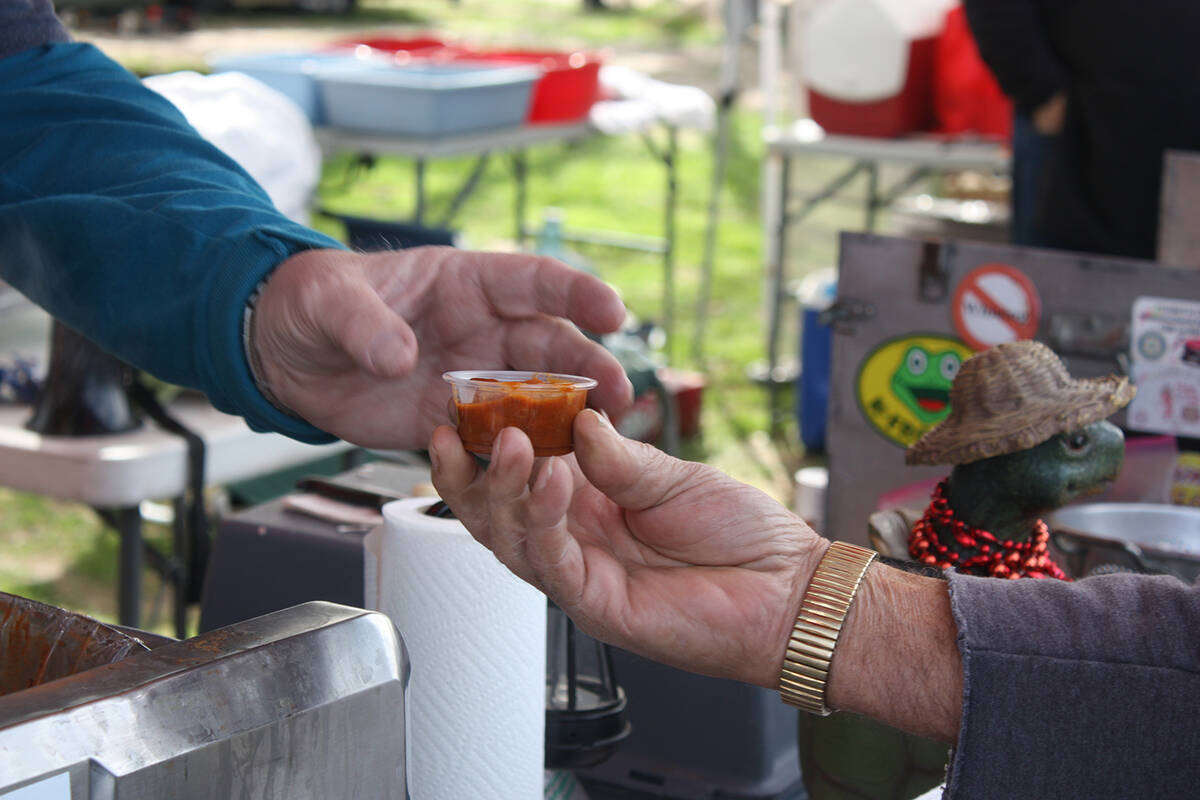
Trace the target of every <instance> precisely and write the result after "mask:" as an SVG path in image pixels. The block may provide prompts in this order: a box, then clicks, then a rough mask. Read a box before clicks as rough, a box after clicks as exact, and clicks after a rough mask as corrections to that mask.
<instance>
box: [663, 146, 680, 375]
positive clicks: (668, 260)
mask: <svg viewBox="0 0 1200 800" xmlns="http://www.w3.org/2000/svg"><path fill="white" fill-rule="evenodd" d="M678 155H679V131H678V130H677V129H676V128H675V126H674V125H668V126H667V150H666V153H665V154H664V155H663V163H664V164H665V165H666V167H667V189H666V200H665V202H664V204H663V205H664V219H663V327H664V328H665V329H666V333H667V341H666V348H665V349H666V352H667V359H668V363H670V362H671V361H674V359H673V358H672V356H673V355H674V353H675V207H676V205H677V202H676V199H677V197H678V195H679V180H678V176H677V174H676V163H677V161H678Z"/></svg>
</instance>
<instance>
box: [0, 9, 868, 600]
mask: <svg viewBox="0 0 1200 800" xmlns="http://www.w3.org/2000/svg"><path fill="white" fill-rule="evenodd" d="M613 5H617V6H619V7H618V10H615V11H611V12H606V13H601V14H585V13H583V12H582V10H581V8H580V6H581V3H580V2H578V0H571V2H567V0H562V1H561V2H546V1H544V0H543V1H542V2H537V1H536V0H521V2H504V3H494V2H483V1H482V0H478V1H475V0H463V2H461V3H449V2H446V0H418V1H415V2H403V3H401V2H395V1H394V0H393V1H392V2H364V4H363V8H362V9H361V10H360V11H359V12H357V13H356V14H355V15H353V16H352V17H350V18H348V19H345V20H331V19H329V18H316V17H310V18H304V17H296V16H283V15H278V14H249V15H247V14H238V15H234V16H229V17H221V18H205V17H201V18H200V20H199V24H200V25H201V26H203V25H209V26H213V27H221V26H227V27H233V26H234V25H235V24H237V25H242V26H244V25H247V24H254V25H261V26H263V27H264V28H268V29H269V28H271V27H272V26H276V27H277V26H282V25H297V24H304V25H314V26H315V25H322V26H326V27H328V28H330V30H331V32H332V33H334V34H336V33H337V32H338V31H339V30H341V31H347V30H358V31H361V30H363V29H364V28H368V27H371V26H376V25H386V26H388V28H387V29H388V31H389V32H392V33H395V32H404V31H412V32H416V31H422V30H431V29H432V30H452V31H454V32H455V33H458V34H461V35H464V36H468V37H473V38H476V39H482V40H486V41H488V42H490V43H493V44H498V43H511V44H513V45H524V46H538V47H555V46H564V47H565V46H578V45H589V46H601V45H613V44H614V43H615V44H616V45H617V46H618V47H615V48H614V49H619V50H620V52H623V53H630V52H634V53H636V52H638V51H639V49H645V50H648V51H655V52H659V53H665V54H669V55H671V56H672V57H673V58H674V61H673V63H678V57H679V56H680V54H683V56H684V57H686V56H687V54H689V53H695V54H697V58H698V59H700V60H703V61H705V63H708V64H709V65H710V66H711V64H713V63H716V61H715V59H714V58H712V54H713V50H714V48H715V47H717V46H718V43H719V36H720V31H719V30H718V29H716V28H714V27H713V26H711V25H707V24H705V23H704V21H703V19H702V17H701V15H700V14H699V13H697V12H696V11H694V10H690V8H689V7H687V6H681V5H680V4H677V3H668V2H662V3H653V4H645V3H636V4H634V5H635V6H636V11H634V10H630V9H629V8H625V7H621V6H622V4H620V3H618V2H617V0H613ZM396 26H408V27H396ZM702 56H703V57H702ZM188 58H189V57H188V56H186V55H181V56H180V58H179V61H182V63H178V62H169V63H164V62H163V61H162V59H161V57H153V58H144V57H141V56H138V55H131V56H129V57H128V58H127V59H126V63H127V65H128V66H130V67H131V68H133V69H135V70H138V71H141V72H148V71H162V70H168V69H174V68H177V67H180V66H189V64H188ZM710 71H711V69H710ZM759 130H760V120H759V117H758V115H757V113H756V112H754V111H753V110H751V109H745V108H742V109H739V110H738V111H737V112H736V114H735V116H734V119H733V131H734V135H733V137H732V145H731V148H730V159H729V168H728V174H727V179H726V181H725V184H724V186H723V187H722V189H721V196H720V200H721V202H720V205H721V216H720V225H719V228H718V238H717V243H718V246H717V252H716V258H715V264H714V273H713V288H712V302H711V306H710V318H709V320H708V325H707V335H706V337H705V340H704V342H703V343H702V344H703V346H702V348H700V349H701V351H702V359H701V360H700V361H697V360H696V359H695V358H694V357H693V351H694V349H695V348H694V346H693V342H694V332H695V323H696V319H695V317H696V315H695V309H696V305H697V301H698V293H699V285H700V264H701V258H702V248H703V242H704V233H705V225H706V219H707V209H708V204H709V200H710V183H711V179H712V178H711V175H712V164H713V160H712V140H711V139H710V137H709V136H707V135H703V134H700V133H697V132H691V131H685V132H683V133H682V134H681V136H680V139H679V143H680V152H679V158H678V163H677V169H678V180H679V185H678V218H677V226H678V227H677V247H678V250H677V255H676V266H675V279H676V293H675V305H676V309H677V314H678V319H677V321H676V328H675V337H674V341H673V343H672V347H671V351H670V357H669V363H671V364H672V365H675V366H679V367H684V368H700V369H703V370H704V371H705V372H706V374H707V376H708V380H709V388H708V390H707V392H706V394H705V398H704V411H703V418H702V419H703V422H702V428H703V432H702V435H701V436H700V437H699V438H698V439H696V440H695V441H691V442H688V443H686V447H685V452H684V455H685V456H686V457H689V458H693V459H698V460H705V461H708V462H710V463H713V464H716V465H717V466H719V467H721V468H722V469H725V470H727V471H729V472H731V473H732V474H734V475H735V476H737V477H739V478H741V479H743V480H747V481H749V482H753V483H755V484H757V485H759V486H761V487H763V488H764V489H765V490H767V491H769V492H771V493H773V494H774V495H775V496H777V497H778V498H779V499H781V500H784V501H787V500H788V499H789V497H790V487H791V480H790V474H791V470H792V469H794V468H795V467H796V466H797V465H798V464H799V463H800V461H801V459H802V457H803V453H802V452H800V450H799V448H798V447H797V446H796V444H795V428H794V425H793V424H791V421H790V419H789V418H785V423H787V424H785V426H784V428H783V430H782V431H781V432H780V435H778V436H777V437H776V438H774V439H769V438H768V437H767V436H766V435H765V433H764V432H765V431H766V430H767V427H768V424H767V423H768V412H767V404H766V395H765V392H764V391H763V389H762V388H761V387H759V386H756V385H755V384H753V383H752V382H751V381H750V379H749V378H748V377H747V370H748V368H749V366H750V365H751V364H752V363H754V362H756V361H761V360H762V359H763V358H764V357H765V332H764V314H763V311H762V309H763V308H764V304H763V303H764V301H763V294H762V284H763V264H762V256H761V243H762V237H763V233H762V229H761V224H760V218H759V200H760V197H759V194H760V189H759V184H760V181H759V177H760V173H761V164H762V155H763V146H762V144H761V141H760V136H759ZM659 142H660V143H661V140H659ZM529 159H530V162H529V167H530V169H529V175H530V179H529V199H528V207H529V210H530V220H529V221H530V222H536V220H537V219H538V218H539V217H540V215H541V213H542V212H543V210H544V209H545V208H547V207H551V206H553V207H558V208H561V209H563V210H564V212H565V215H566V216H565V224H566V227H567V229H568V231H570V230H571V229H586V230H603V231H616V232H622V233H632V234H641V235H646V236H657V235H658V234H660V233H661V231H662V225H663V196H664V170H663V167H662V164H661V163H660V162H659V161H658V160H657V159H656V158H655V157H654V156H653V155H652V154H651V153H650V151H649V149H648V148H647V147H646V146H645V143H644V142H643V141H642V140H641V139H640V138H638V137H637V136H616V137H604V136H596V137H593V138H590V139H587V140H586V141H583V142H580V143H577V144H570V145H562V144H554V145H544V146H539V147H536V148H533V149H532V150H531V151H530V153H529ZM350 166H351V164H350V160H349V157H339V158H335V159H332V160H330V162H329V163H328V164H327V165H326V169H325V174H324V178H323V181H322V189H321V191H320V197H319V202H320V204H321V205H323V206H325V207H328V208H330V209H333V210H336V211H340V212H346V213H353V214H358V215H366V216H373V217H380V218H385V219H403V218H405V217H407V216H408V215H409V214H410V213H411V209H412V195H413V171H412V168H411V165H410V164H409V163H408V162H406V161H404V160H402V159H397V158H386V157H384V158H380V159H379V160H378V161H377V163H376V164H375V165H374V166H373V168H371V169H370V170H367V171H365V172H363V173H362V174H360V175H357V176H355V177H354V179H353V180H351V181H349V182H348V181H347V180H346V177H347V174H348V169H349V168H350ZM469 166H470V162H469V160H466V159H463V160H447V161H439V162H434V163H432V164H431V166H430V169H429V173H428V176H427V187H428V193H429V197H430V205H431V206H432V207H433V213H434V218H436V214H437V210H438V209H439V208H442V207H444V205H445V203H446V202H448V200H449V198H450V197H451V196H452V195H453V192H454V191H455V189H456V187H457V185H458V183H459V181H461V179H462V177H463V176H464V175H465V174H466V171H467V170H468V168H469ZM840 167H841V165H840V164H839V163H837V162H834V163H829V164H817V165H810V166H808V167H806V169H805V170H804V171H803V173H802V174H798V175H797V176H796V183H797V184H798V189H799V190H800V191H803V189H804V187H805V186H806V185H807V186H814V185H816V184H817V183H818V182H819V181H820V180H821V179H823V178H824V177H827V176H828V175H829V174H831V173H832V172H833V171H835V170H837V169H840ZM512 206H513V195H512V183H511V173H510V172H509V169H508V165H507V160H506V159H504V158H493V159H492V161H491V163H490V165H489V167H488V169H487V171H486V173H485V174H484V176H483V179H482V180H481V182H480V185H479V187H478V189H477V191H476V192H475V193H474V195H473V196H472V197H471V199H470V200H469V201H468V202H467V204H466V205H465V206H464V207H463V208H462V210H461V212H460V214H459V215H458V217H457V220H456V226H457V227H458V228H460V229H461V231H462V232H463V234H464V235H465V236H466V237H467V239H468V241H469V243H470V244H471V245H472V246H475V247H480V248H490V247H503V248H511V247H512V246H513V242H512V231H513V216H512ZM860 213H861V212H859V211H857V210H856V209H853V208H851V207H850V206H848V205H843V206H836V205H835V206H831V207H830V208H829V209H828V210H826V211H823V212H822V213H820V214H818V215H816V216H815V217H813V218H812V219H810V220H809V221H808V222H807V223H806V225H805V227H804V232H803V235H802V236H796V237H794V239H793V242H792V246H791V248H790V251H789V257H790V262H791V265H792V270H793V277H795V276H796V275H799V274H801V273H803V272H805V271H807V270H810V269H813V268H817V267H822V266H828V265H832V264H834V263H835V259H836V230H837V229H838V228H841V227H855V226H857V225H859V224H860V216H859V214H860ZM315 224H316V225H318V226H319V227H323V228H325V229H327V230H330V231H331V232H333V233H335V235H336V234H337V233H338V230H337V226H336V225H335V224H334V223H332V222H330V220H328V219H324V218H318V220H317V221H316V223H315ZM580 249H581V251H582V252H583V254H584V255H585V256H586V258H587V259H588V260H589V261H590V262H591V264H592V265H593V267H594V268H595V270H596V271H597V272H598V274H599V275H601V276H602V277H603V278H604V279H605V280H607V281H609V282H610V283H612V284H613V285H614V286H616V287H617V288H618V289H619V290H620V292H621V293H622V295H623V296H624V298H625V300H626V302H627V304H628V306H629V308H630V309H631V310H632V311H633V312H634V313H635V314H636V315H637V316H638V317H639V318H641V319H643V320H661V317H662V309H663V287H664V283H663V270H662V265H661V259H660V258H659V257H658V256H655V255H651V254H645V253H638V252H633V251H628V250H620V249H615V248H607V247H590V248H586V249H584V248H580ZM789 319H790V320H791V322H792V323H793V324H794V314H793V315H790V316H789ZM786 336H787V337H788V341H789V342H790V341H792V338H793V337H794V336H795V333H794V330H792V329H789V330H788V332H787V333H786ZM789 350H790V348H789ZM664 358H666V356H665V354H664ZM787 402H788V403H789V407H790V398H789V399H787ZM115 570H116V536H115V534H113V533H112V532H106V531H103V530H102V528H101V526H100V524H99V523H98V521H97V519H96V517H95V515H94V514H93V513H92V512H91V511H90V510H88V509H86V508H81V507H78V506H73V505H70V504H61V503H55V502H50V501H46V500H43V499H41V498H36V497H31V496H27V495H21V494H17V493H12V492H0V589H3V590H5V591H13V592H16V593H19V594H24V595H26V596H29V597H34V598H36V599H42V600H47V601H49V602H53V603H56V604H60V605H63V606H65V607H68V608H73V609H78V610H82V611H85V612H88V613H92V614H95V615H97V616H99V617H101V618H103V619H112V616H113V612H114V607H115V601H114V596H115V588H114V586H115ZM156 593H157V583H156V582H155V581H154V580H153V579H148V583H147V587H146V594H147V596H148V598H149V601H150V602H153V601H154V600H155V596H156Z"/></svg>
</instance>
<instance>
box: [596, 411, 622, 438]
mask: <svg viewBox="0 0 1200 800" xmlns="http://www.w3.org/2000/svg"><path fill="white" fill-rule="evenodd" d="M597 413H598V414H599V415H600V421H601V422H603V423H604V424H605V426H606V427H607V428H608V429H609V430H610V431H613V432H614V433H615V432H616V430H617V429H616V427H615V426H614V425H613V423H612V418H611V417H610V416H608V412H607V411H605V410H604V409H600V411H599V412H597Z"/></svg>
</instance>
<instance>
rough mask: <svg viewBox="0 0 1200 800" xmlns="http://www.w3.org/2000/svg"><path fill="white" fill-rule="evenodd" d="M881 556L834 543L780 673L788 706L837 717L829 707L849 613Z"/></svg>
mask: <svg viewBox="0 0 1200 800" xmlns="http://www.w3.org/2000/svg"><path fill="white" fill-rule="evenodd" d="M876 555H877V554H876V553H875V551H874V550H868V549H867V548H865V547H859V546H858V545H854V544H848V543H846V542H834V543H833V544H831V545H830V546H829V549H828V550H826V551H825V555H824V556H822V557H821V563H819V564H817V569H816V571H815V572H813V576H812V580H810V581H809V583H808V588H807V589H806V590H805V592H804V599H803V600H802V601H801V602H800V613H799V615H798V616H797V617H796V624H795V625H794V626H793V627H792V635H791V636H790V637H788V643H787V650H786V652H785V653H784V655H783V667H782V669H780V671H779V694H780V697H781V698H782V699H783V702H785V703H788V704H789V705H793V706H796V707H797V708H799V709H800V710H801V711H807V712H809V713H811V714H819V715H820V716H822V717H827V716H829V715H830V714H831V713H833V709H831V708H830V707H829V706H828V705H826V703H825V692H826V689H827V686H828V680H829V666H830V664H831V662H832V661H833V652H834V648H835V647H836V646H837V640H838V635H839V634H840V633H841V632H842V624H843V623H844V622H845V621H846V613H847V612H848V611H849V610H850V604H851V603H852V602H854V595H855V593H856V592H858V587H859V584H861V583H862V579H863V575H865V574H866V573H867V567H869V566H870V565H871V562H872V561H873V560H874V559H875V556H876Z"/></svg>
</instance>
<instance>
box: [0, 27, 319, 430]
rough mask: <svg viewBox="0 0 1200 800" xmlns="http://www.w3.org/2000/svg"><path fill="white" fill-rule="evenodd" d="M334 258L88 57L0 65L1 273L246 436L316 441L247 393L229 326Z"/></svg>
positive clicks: (75, 53) (141, 90)
mask: <svg viewBox="0 0 1200 800" xmlns="http://www.w3.org/2000/svg"><path fill="white" fill-rule="evenodd" d="M341 247H342V245H341V244H339V243H338V242H337V241H335V240H333V239H330V238H329V237H326V236H324V235H322V234H319V233H317V232H315V231H312V230H310V229H308V228H306V227H304V226H302V225H299V224H296V223H294V222H292V221H290V220H289V219H287V218H286V217H284V216H283V215H282V214H280V213H279V212H278V211H276V210H275V208H274V206H273V205H272V204H271V201H270V199H269V198H268V197H267V194H266V192H264V191H263V189H262V188H261V187H259V186H258V184H257V183H255V181H254V180H253V179H252V178H251V177H250V176H249V175H248V174H246V172H245V171H244V170H242V169H241V168H240V167H239V166H238V165H237V164H236V163H234V162H233V161H232V160H231V159H230V158H228V157H227V156H225V155H224V154H223V153H222V152H220V151H219V150H218V149H217V148H215V147H213V146H212V145H210V144H209V143H208V142H206V141H205V140H204V139H203V138H201V137H200V135H199V134H197V133H196V131H195V130H194V129H193V128H191V127H190V126H189V125H188V124H187V122H186V121H185V120H184V118H183V116H182V115H181V114H180V113H179V112H178V111H177V110H176V109H175V107H174V106H172V105H171V104H170V103H168V102H167V101H166V100H165V99H163V98H162V97H160V96H159V95H157V94H155V93H154V92H152V91H150V90H149V89H146V88H145V87H143V86H142V84H141V82H140V81H138V80H137V78H135V77H134V76H133V75H131V74H130V73H129V72H127V71H126V70H125V69H123V68H122V67H120V66H119V65H118V64H116V63H115V62H113V61H111V60H110V59H108V58H107V57H105V56H104V55H103V54H102V53H100V51H98V50H96V49H95V48H94V47H92V46H90V45H86V44H71V43H62V44H52V45H46V46H42V47H37V48H34V49H32V50H26V51H24V52H21V53H18V54H16V55H13V56H9V57H7V58H3V59H0V277H3V279H4V280H5V281H7V282H8V283H10V284H12V285H13V286H15V287H16V288H17V289H18V290H20V291H21V292H22V293H24V294H25V295H26V296H28V297H29V298H30V299H32V300H33V301H34V302H36V303H38V304H39V305H41V306H42V307H44V308H45V309H46V310H47V311H49V312H50V313H51V314H52V315H54V316H55V317H56V318H58V319H60V320H62V321H63V322H65V323H66V324H68V325H70V326H71V327H73V328H75V329H76V330H78V331H80V332H82V333H84V334H85V335H87V336H88V337H90V338H91V339H93V340H95V341H96V342H97V343H98V344H100V345H101V346H102V347H104V348H105V349H106V350H109V351H110V352H112V353H114V354H115V355H117V356H119V357H120V358H122V359H124V360H125V361H128V362H129V363H131V364H133V365H135V366H137V367H138V368H140V369H143V370H145V371H147V372H149V373H150V374H152V375H155V376H157V377H159V378H161V379H163V380H165V381H169V382H171V383H176V384H179V385H182V386H190V387H193V388H196V389H199V390H201V391H203V392H204V393H205V394H206V395H207V396H208V398H209V400H210V401H211V402H212V403H213V405H214V406H216V407H217V408H219V409H221V410H223V411H226V412H229V413H233V414H238V415H241V416H242V417H244V418H245V419H246V421H247V422H248V423H249V424H250V426H251V427H253V428H254V429H256V430H270V431H278V432H280V433H284V434H287V435H289V436H292V437H294V438H296V439H300V440H303V441H309V442H326V441H330V440H331V439H332V437H330V436H329V435H328V434H326V433H324V432H322V431H320V430H318V429H317V428H315V427H313V426H311V425H309V424H308V423H306V422H303V421H302V420H298V419H294V418H292V417H289V416H288V415H286V414H284V413H282V412H280V411H279V410H278V409H276V408H274V407H273V406H272V405H271V404H270V403H268V402H267V401H266V400H265V399H264V398H263V397H262V395H261V394H260V393H259V392H258V390H257V389H256V388H255V386H254V382H253V379H252V377H251V374H250V371H249V365H248V364H247V363H246V358H245V353H244V349H243V345H242V319H243V313H244V310H245V305H246V302H247V300H248V299H249V297H250V295H251V293H252V292H253V291H254V288H255V287H256V286H257V284H258V283H259V281H261V280H263V278H265V277H266V276H267V275H268V274H269V273H270V272H271V270H272V269H273V268H274V267H275V266H276V265H278V264H279V263H280V262H282V261H283V260H285V259H286V258H288V257H289V256H291V255H292V254H294V253H297V252H299V251H301V250H306V249H312V248H341Z"/></svg>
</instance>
